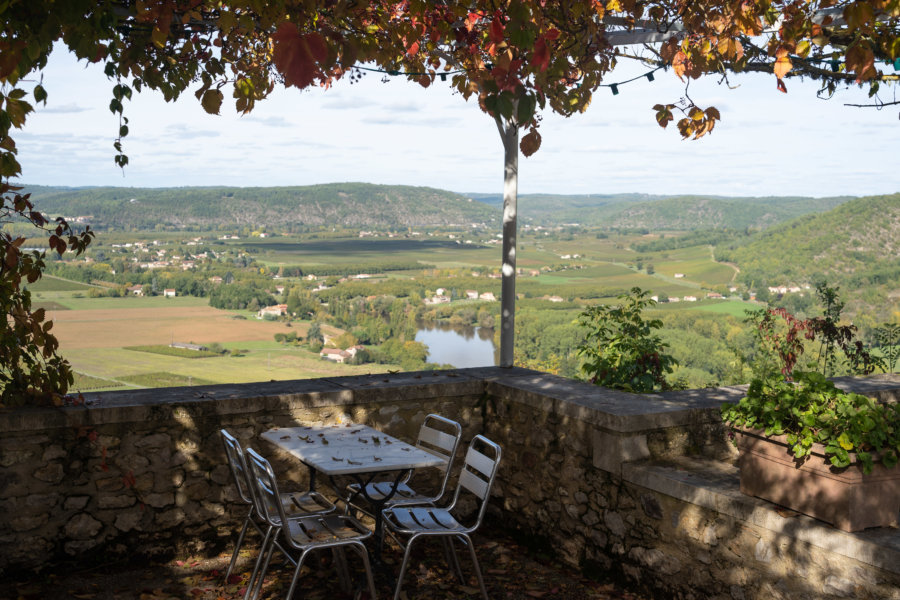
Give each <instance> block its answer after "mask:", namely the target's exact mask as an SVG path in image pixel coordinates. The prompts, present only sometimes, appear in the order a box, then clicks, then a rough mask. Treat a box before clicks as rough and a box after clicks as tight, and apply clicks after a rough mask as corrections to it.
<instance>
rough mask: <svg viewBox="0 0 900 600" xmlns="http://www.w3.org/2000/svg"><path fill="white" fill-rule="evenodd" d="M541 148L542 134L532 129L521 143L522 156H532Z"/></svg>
mask: <svg viewBox="0 0 900 600" xmlns="http://www.w3.org/2000/svg"><path fill="white" fill-rule="evenodd" d="M540 147H541V134H539V133H538V132H537V131H536V130H534V129H532V130H531V131H529V132H528V133H527V134H525V136H524V137H523V138H522V141H520V142H519V148H521V149H522V154H524V155H525V156H531V155H532V154H534V153H535V152H537V151H538V149H539V148H540Z"/></svg>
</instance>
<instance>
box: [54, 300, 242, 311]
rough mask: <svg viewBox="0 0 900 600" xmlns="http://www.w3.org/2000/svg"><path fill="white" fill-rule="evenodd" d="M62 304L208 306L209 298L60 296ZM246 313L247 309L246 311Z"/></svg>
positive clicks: (89, 307) (93, 306)
mask: <svg viewBox="0 0 900 600" xmlns="http://www.w3.org/2000/svg"><path fill="white" fill-rule="evenodd" d="M57 301H58V302H59V303H60V304H62V305H63V306H65V307H66V308H68V309H70V310H118V309H128V308H162V307H166V308H180V307H187V306H208V305H209V299H208V298H195V297H193V296H178V297H176V298H166V297H164V296H124V297H122V298H73V297H71V296H70V297H68V298H59V299H58V300H57ZM245 314H246V311H245Z"/></svg>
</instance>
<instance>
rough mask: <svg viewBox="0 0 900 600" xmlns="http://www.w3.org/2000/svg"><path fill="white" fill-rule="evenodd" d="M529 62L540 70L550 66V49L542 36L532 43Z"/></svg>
mask: <svg viewBox="0 0 900 600" xmlns="http://www.w3.org/2000/svg"><path fill="white" fill-rule="evenodd" d="M531 64H532V66H535V67H537V68H539V69H540V70H541V71H546V70H547V67H548V66H550V50H549V49H548V48H547V42H546V40H544V36H541V37H539V38H538V39H537V41H536V42H535V43H534V54H532V55H531Z"/></svg>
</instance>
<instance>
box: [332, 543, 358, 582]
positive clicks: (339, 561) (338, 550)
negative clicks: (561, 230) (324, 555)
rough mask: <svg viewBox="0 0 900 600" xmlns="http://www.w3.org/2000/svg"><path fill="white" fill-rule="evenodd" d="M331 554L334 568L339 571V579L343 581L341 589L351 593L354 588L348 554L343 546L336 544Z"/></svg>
mask: <svg viewBox="0 0 900 600" xmlns="http://www.w3.org/2000/svg"><path fill="white" fill-rule="evenodd" d="M331 556H332V559H333V562H334V570H335V571H336V572H337V575H338V580H339V581H340V582H341V590H343V591H344V592H345V593H347V594H349V593H350V592H351V591H352V590H353V583H352V582H351V581H350V569H349V567H348V566H347V555H346V554H345V553H344V549H343V548H342V547H341V546H334V547H333V548H332V549H331Z"/></svg>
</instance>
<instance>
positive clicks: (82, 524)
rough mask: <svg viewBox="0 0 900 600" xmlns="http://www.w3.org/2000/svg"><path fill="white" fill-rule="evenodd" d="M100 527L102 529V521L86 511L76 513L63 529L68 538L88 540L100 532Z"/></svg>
mask: <svg viewBox="0 0 900 600" xmlns="http://www.w3.org/2000/svg"><path fill="white" fill-rule="evenodd" d="M101 529H103V523H101V522H100V521H98V520H97V519H95V518H94V517H92V516H91V515H89V514H87V513H78V514H77V515H75V516H74V517H72V518H71V519H69V522H68V523H66V526H65V528H64V529H63V531H64V533H65V535H66V537H67V538H69V539H72V540H89V539H92V538H94V537H95V536H96V535H97V534H98V533H100V530H101Z"/></svg>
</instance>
